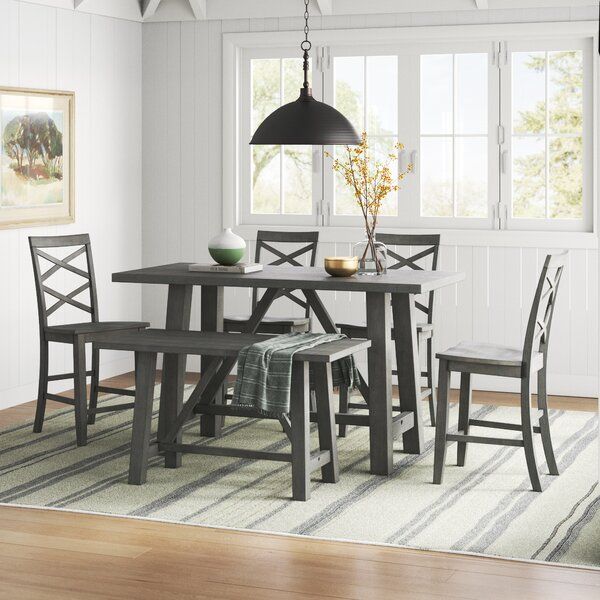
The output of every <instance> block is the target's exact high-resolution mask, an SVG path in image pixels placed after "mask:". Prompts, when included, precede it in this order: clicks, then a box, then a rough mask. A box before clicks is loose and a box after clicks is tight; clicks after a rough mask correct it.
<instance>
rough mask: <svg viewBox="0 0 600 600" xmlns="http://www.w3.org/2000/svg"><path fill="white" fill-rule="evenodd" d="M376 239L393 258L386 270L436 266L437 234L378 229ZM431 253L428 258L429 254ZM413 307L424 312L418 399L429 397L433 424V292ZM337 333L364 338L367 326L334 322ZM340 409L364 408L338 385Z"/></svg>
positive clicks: (342, 433)
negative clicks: (422, 365) (421, 387)
mask: <svg viewBox="0 0 600 600" xmlns="http://www.w3.org/2000/svg"><path fill="white" fill-rule="evenodd" d="M377 241H380V242H383V243H384V244H385V245H386V246H387V247H388V262H389V260H390V258H391V259H393V260H394V261H395V262H394V263H393V264H391V265H388V267H387V269H388V271H393V270H397V269H402V268H410V269H414V270H418V271H422V270H430V271H435V270H437V268H438V255H439V250H440V235H439V234H432V235H421V234H406V235H404V234H395V233H380V234H378V235H377ZM391 246H396V247H399V248H409V249H410V248H415V247H417V248H419V250H418V252H416V253H415V254H411V253H410V252H409V253H404V252H400V250H398V252H396V251H394V250H392V249H391ZM429 257H431V259H430V258H429ZM415 305H416V308H417V309H418V310H419V311H421V312H422V313H423V314H424V317H425V318H424V320H423V321H422V322H420V323H417V341H418V344H419V348H421V347H422V345H423V343H426V344H427V349H426V367H425V370H424V371H421V377H424V378H425V379H426V387H425V389H424V390H422V391H421V399H422V400H427V399H429V419H430V423H431V426H432V427H435V423H436V390H435V386H434V380H435V377H434V372H433V368H434V364H435V363H434V360H433V333H434V327H433V309H434V305H435V292H433V291H431V292H429V293H428V294H427V303H426V304H422V303H421V302H415ZM336 326H337V327H338V328H339V330H340V333H344V334H345V335H347V336H348V337H350V338H365V337H367V327H366V325H364V324H360V325H357V324H352V323H336ZM391 335H392V339H395V331H394V329H393V328H392V332H391ZM392 374H393V375H398V371H397V370H396V369H394V370H393V371H392ZM339 393H340V409H339V410H340V412H341V413H346V412H348V410H349V409H352V408H363V409H364V408H365V406H363V405H362V404H351V403H350V402H349V390H347V389H346V388H342V387H341V388H340V390H339ZM394 410H399V407H394ZM339 435H340V436H341V437H344V436H345V435H346V426H345V425H339Z"/></svg>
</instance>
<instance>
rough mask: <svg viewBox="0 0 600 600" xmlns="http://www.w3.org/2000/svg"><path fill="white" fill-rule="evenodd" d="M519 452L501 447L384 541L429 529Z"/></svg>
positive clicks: (403, 540) (396, 540) (402, 539)
mask: <svg viewBox="0 0 600 600" xmlns="http://www.w3.org/2000/svg"><path fill="white" fill-rule="evenodd" d="M562 414H564V413H560V414H559V416H558V417H560V416H562ZM558 417H556V418H558ZM519 450H520V448H517V447H510V446H504V447H502V448H501V449H500V450H499V451H498V452H496V454H494V455H493V456H491V457H490V458H489V459H488V460H487V461H485V462H484V463H483V464H481V465H480V466H479V467H478V469H477V471H473V472H471V473H470V474H469V475H467V476H466V477H464V478H463V479H461V480H460V481H458V482H457V483H456V484H455V485H454V486H452V487H451V488H449V489H446V490H445V492H444V494H443V495H442V496H440V497H439V498H438V499H437V500H436V501H435V502H433V503H432V504H430V505H428V506H427V507H425V508H423V509H422V510H421V511H419V513H417V514H416V515H415V516H414V517H413V519H412V520H411V521H410V522H408V523H406V524H405V525H404V526H402V527H401V528H400V529H398V530H397V531H396V532H394V533H393V534H392V535H391V536H389V537H388V538H387V540H386V541H387V542H389V543H393V544H405V543H407V541H408V540H409V539H410V538H413V537H414V536H416V535H418V534H419V533H421V532H422V531H424V530H425V529H426V528H427V527H429V526H430V525H431V524H432V523H433V522H434V521H435V520H436V519H437V518H438V517H439V516H441V515H442V514H443V513H444V511H445V510H446V509H447V507H448V506H451V505H452V504H454V502H455V501H456V499H457V498H458V497H460V496H462V495H463V494H464V493H465V492H467V491H470V490H472V489H474V488H475V487H476V486H478V485H479V484H480V483H482V482H483V481H484V480H485V479H486V478H487V477H488V476H489V475H490V474H492V473H494V472H495V471H497V470H498V468H499V467H500V466H501V465H502V464H503V462H504V461H505V460H506V459H508V458H510V457H512V456H513V455H514V454H515V453H516V452H517V451H519Z"/></svg>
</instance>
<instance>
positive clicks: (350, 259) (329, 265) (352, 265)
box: [324, 256, 358, 277]
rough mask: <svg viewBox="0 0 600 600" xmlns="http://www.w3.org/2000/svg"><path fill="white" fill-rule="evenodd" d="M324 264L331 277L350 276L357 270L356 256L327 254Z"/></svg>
mask: <svg viewBox="0 0 600 600" xmlns="http://www.w3.org/2000/svg"><path fill="white" fill-rule="evenodd" d="M324 266H325V270H326V271H327V272H328V273H329V274H330V275H331V276H332V277H352V275H354V274H355V273H356V272H357V271H358V257H357V256H328V257H326V258H325V264H324Z"/></svg>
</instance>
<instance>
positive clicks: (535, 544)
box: [0, 386, 600, 568]
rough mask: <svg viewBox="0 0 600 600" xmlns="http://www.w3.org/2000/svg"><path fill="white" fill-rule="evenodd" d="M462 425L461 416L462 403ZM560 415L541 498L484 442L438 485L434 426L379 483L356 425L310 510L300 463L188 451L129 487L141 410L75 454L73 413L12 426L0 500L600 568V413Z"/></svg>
mask: <svg viewBox="0 0 600 600" xmlns="http://www.w3.org/2000/svg"><path fill="white" fill-rule="evenodd" d="M158 391H159V390H158V386H157V390H156V393H157V394H158ZM189 391H190V390H189V389H188V390H187V392H188V393H189ZM115 400H116V401H118V400H117V399H111V398H109V399H107V400H105V401H104V402H113V401H115ZM155 408H158V406H156V407H155ZM156 416H157V415H156V414H155V419H156ZM473 416H474V417H475V418H480V419H481V418H486V419H490V420H494V421H502V420H507V421H513V422H516V421H517V419H518V411H517V409H514V408H507V407H500V408H496V407H492V406H481V405H476V406H475V407H474V415H473ZM450 419H451V420H450V422H451V423H455V422H456V407H453V408H452V412H451V417H450ZM551 420H552V430H553V434H554V446H555V450H556V454H557V461H558V464H559V469H560V471H561V475H560V476H559V477H551V476H549V475H544V476H543V484H544V486H545V491H544V492H543V493H542V494H537V493H534V492H532V491H530V487H529V480H528V477H527V470H526V466H525V459H524V456H523V451H522V450H521V449H519V448H515V447H495V446H481V445H480V446H474V445H473V446H471V447H470V448H469V452H468V457H467V466H466V467H464V468H459V467H456V466H454V465H453V464H452V463H453V462H454V461H455V457H456V454H455V452H456V451H455V449H454V448H452V447H451V448H449V451H448V466H447V468H446V474H445V481H444V484H443V485H442V486H436V485H433V484H432V483H431V478H432V465H433V429H432V428H431V427H426V429H425V434H426V445H425V451H424V452H423V453H422V454H421V455H418V456H414V455H405V454H402V452H401V451H400V448H401V443H400V442H396V444H395V448H396V451H395V463H394V464H395V466H394V472H393V474H392V476H391V477H389V478H388V477H379V476H373V475H371V474H370V473H369V471H368V468H369V460H368V454H367V453H368V432H367V430H366V429H365V428H349V430H348V435H347V437H346V438H344V439H339V453H340V463H341V477H340V482H339V483H338V484H336V485H331V484H323V483H321V482H320V481H318V479H317V473H315V479H314V480H313V490H312V498H311V500H310V501H308V502H305V503H303V502H293V501H291V500H290V493H291V470H290V467H289V465H287V464H283V463H272V462H263V461H247V460H240V459H231V458H221V457H212V456H197V455H186V456H184V459H183V463H184V464H183V466H182V467H181V468H180V469H178V470H170V469H164V468H163V467H162V465H161V461H160V459H159V458H156V459H153V461H152V464H151V467H150V469H149V472H148V483H147V484H146V485H143V486H141V487H135V486H129V485H127V483H126V472H127V466H128V458H129V442H130V436H131V414H130V413H129V412H121V413H113V414H102V415H100V416H99V417H98V419H97V423H96V424H95V425H93V426H91V427H90V431H89V444H88V446H87V447H85V448H76V447H75V445H74V439H75V434H74V430H73V414H72V411H71V409H64V410H60V411H57V412H55V413H52V414H51V415H49V416H48V418H47V420H46V424H45V427H44V431H43V433H42V434H33V433H32V432H31V423H27V424H24V425H21V426H17V427H12V428H10V429H7V430H5V431H2V432H0V448H2V450H1V452H0V474H1V477H0V502H1V503H4V504H11V505H27V506H36V507H52V508H60V509H67V510H79V511H91V512H99V513H107V514H114V515H124V516H132V517H146V518H154V519H160V520H169V521H176V522H181V523H192V524H202V525H210V526H217V527H223V526H225V527H234V528H245V529H255V530H262V531H270V532H281V533H292V534H300V535H307V536H316V537H320V538H330V539H331V538H335V539H344V540H359V541H362V542H380V543H386V544H392V545H401V546H409V547H413V548H423V549H430V550H444V551H458V552H470V553H478V554H486V555H496V556H503V557H511V558H521V559H533V560H540V561H550V562H558V563H568V564H575V565H586V566H593V567H598V568H600V533H599V532H600V488H599V486H598V484H597V475H598V471H597V469H598V452H597V450H598V431H597V428H598V418H597V415H596V414H593V413H587V412H574V411H568V412H567V411H557V410H553V411H551ZM508 435H512V434H511V432H509V433H508ZM515 435H516V434H515ZM185 438H186V441H187V442H189V443H197V444H214V443H215V442H214V441H213V440H211V439H206V438H200V436H199V426H198V422H197V421H193V422H190V423H188V425H187V426H186V433H185ZM313 439H314V432H313ZM315 442H316V440H315ZM218 443H221V444H223V443H225V441H224V440H221V441H220V442H218ZM226 444H227V445H232V446H237V447H249V448H253V449H261V450H268V451H278V450H283V449H285V448H286V447H287V441H286V438H285V436H284V434H283V433H282V431H281V428H280V426H279V425H278V424H277V423H276V422H273V421H262V420H254V419H241V418H240V419H233V418H229V419H228V420H227V422H226ZM542 457H543V453H542V449H541V446H540V447H539V448H538V459H540V460H541V459H542ZM545 470H546V469H545V465H544V467H543V471H544V472H545Z"/></svg>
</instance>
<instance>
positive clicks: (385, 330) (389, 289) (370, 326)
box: [112, 262, 465, 475]
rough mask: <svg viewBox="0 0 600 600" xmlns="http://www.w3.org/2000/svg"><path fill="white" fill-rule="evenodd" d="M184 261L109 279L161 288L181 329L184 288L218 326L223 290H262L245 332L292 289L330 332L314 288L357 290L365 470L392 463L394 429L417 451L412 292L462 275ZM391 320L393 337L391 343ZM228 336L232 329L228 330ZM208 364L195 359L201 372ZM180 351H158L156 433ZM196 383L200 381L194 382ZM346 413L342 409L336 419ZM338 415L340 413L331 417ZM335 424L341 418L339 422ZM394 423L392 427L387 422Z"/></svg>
mask: <svg viewBox="0 0 600 600" xmlns="http://www.w3.org/2000/svg"><path fill="white" fill-rule="evenodd" d="M189 266H190V263H185V262H180V263H172V264H166V265H159V266H154V267H144V268H141V269H134V270H130V271H122V272H118V273H113V276H112V280H113V281H114V282H119V283H136V284H140V283H141V284H150V285H162V286H164V285H166V286H168V297H167V306H166V319H165V328H166V329H168V330H184V331H185V330H189V329H190V317H191V307H192V294H193V290H194V288H195V287H199V288H200V295H201V299H200V329H201V330H202V331H223V316H224V315H223V311H224V290H225V288H257V289H260V290H262V295H261V297H260V300H259V302H258V303H257V305H256V307H255V309H254V311H253V312H252V315H251V316H250V318H249V320H248V322H247V330H246V333H255V332H256V330H257V328H258V326H259V324H260V322H261V320H262V319H263V318H264V316H265V315H266V314H267V311H268V310H269V308H270V306H271V304H272V303H273V302H274V301H275V300H276V299H277V298H279V297H281V296H283V295H289V294H290V293H291V292H292V291H295V292H296V293H302V294H303V295H304V297H305V298H306V301H307V303H308V305H309V306H310V308H311V310H312V312H313V314H314V316H315V317H316V318H317V320H318V321H319V323H320V324H321V326H322V328H323V330H324V331H325V332H326V333H334V332H336V331H337V329H336V326H335V321H334V320H333V318H332V317H331V315H330V314H329V312H328V310H327V308H326V307H325V305H324V303H323V301H322V299H321V298H320V296H319V292H325V291H335V292H352V293H357V294H364V295H365V317H366V327H367V338H368V339H369V340H371V347H370V349H369V350H368V356H367V377H366V379H363V378H361V379H362V380H363V386H362V389H361V393H362V394H363V396H364V397H365V399H366V400H367V402H368V409H369V411H368V416H363V417H362V419H363V420H364V419H366V423H365V424H366V425H367V426H368V427H369V456H370V470H371V473H373V474H378V475H389V474H390V473H391V472H392V469H393V438H394V433H397V432H398V431H400V433H401V436H402V444H403V445H402V449H403V451H404V452H405V453H409V454H420V453H421V452H423V449H424V437H423V436H424V432H423V421H422V417H421V385H420V375H421V372H420V371H421V370H420V364H419V348H418V342H417V320H416V314H415V313H416V309H415V302H416V299H417V297H418V296H419V295H420V294H425V293H428V292H430V291H433V290H436V289H440V288H443V287H446V286H450V285H454V284H456V283H458V282H460V281H461V280H463V279H464V277H465V275H464V273H460V272H444V271H427V270H412V269H399V270H393V271H388V272H387V273H385V274H381V275H360V276H352V277H332V276H330V275H328V274H327V273H326V272H325V270H324V269H323V268H320V267H303V266H300V267H296V266H290V267H283V266H265V267H264V268H263V270H262V271H258V272H254V273H246V274H240V273H229V272H198V271H191V270H190V268H189ZM392 324H393V329H394V335H395V343H392V338H391V334H390V332H391V330H392ZM229 335H236V334H235V333H231V334H229ZM392 346H393V347H394V348H395V352H396V368H397V373H398V374H397V377H398V392H399V398H400V410H401V412H400V414H399V415H397V417H396V421H395V417H394V414H393V406H392V354H393V351H392ZM235 362H236V361H235V359H231V360H228V361H224V362H223V364H222V365H221V368H220V369H219V372H218V373H216V374H211V376H212V377H214V378H215V381H216V385H213V386H211V390H212V391H211V394H212V393H214V401H215V402H221V401H222V398H223V393H222V389H223V385H224V383H225V381H226V379H227V377H228V376H229V374H230V373H231V371H232V369H233V368H234V366H235ZM207 367H208V364H207V363H205V362H204V361H203V362H202V364H201V374H200V376H201V378H202V373H203V372H206V369H207ZM185 372H186V356H185V355H181V354H165V355H164V358H163V367H162V379H161V383H162V385H161V392H160V409H159V424H158V439H161V434H164V433H165V432H167V431H169V430H170V428H171V426H172V424H173V423H174V422H175V421H176V420H177V417H178V415H179V413H180V411H181V408H182V406H183V396H184V387H185ZM198 385H200V384H198ZM352 416H353V415H347V419H346V420H345V421H343V422H346V423H351V422H352V421H351V420H348V418H349V417H352ZM339 417H340V418H342V419H343V418H344V415H339ZM202 419H203V421H202V428H201V433H202V435H206V436H218V435H220V422H219V419H220V417H218V416H215V415H203V417H202ZM339 422H342V421H339ZM395 422H397V423H398V424H399V425H400V429H399V430H398V429H397V428H396V429H395V428H394V424H395ZM165 460H166V466H167V467H171V468H176V467H178V466H179V465H180V464H181V455H180V454H174V453H170V454H169V455H168V456H167V457H166V458H165Z"/></svg>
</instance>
